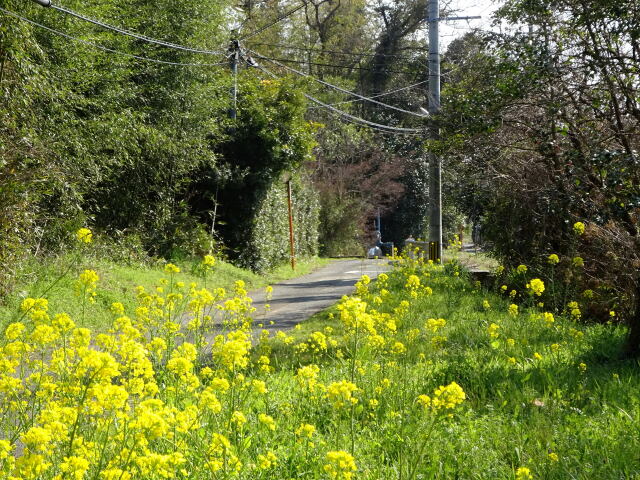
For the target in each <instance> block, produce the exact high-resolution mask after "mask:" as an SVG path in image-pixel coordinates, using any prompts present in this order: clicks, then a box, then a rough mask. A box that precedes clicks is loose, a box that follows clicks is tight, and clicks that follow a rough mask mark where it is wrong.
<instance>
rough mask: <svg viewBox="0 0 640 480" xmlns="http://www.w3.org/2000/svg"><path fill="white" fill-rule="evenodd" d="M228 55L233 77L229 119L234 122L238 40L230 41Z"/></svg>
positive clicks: (236, 93)
mask: <svg viewBox="0 0 640 480" xmlns="http://www.w3.org/2000/svg"><path fill="white" fill-rule="evenodd" d="M229 53H230V55H229V66H230V67H231V74H232V75H233V86H232V87H231V101H232V104H231V108H230V109H229V118H230V119H231V120H235V119H236V112H237V105H238V58H239V56H240V44H239V43H238V40H235V39H234V40H231V44H230V45H229Z"/></svg>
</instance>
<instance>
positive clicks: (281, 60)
mask: <svg viewBox="0 0 640 480" xmlns="http://www.w3.org/2000/svg"><path fill="white" fill-rule="evenodd" d="M264 58H265V59H267V60H275V61H277V62H284V63H300V64H303V65H316V66H319V67H332V68H344V69H347V70H363V71H366V72H375V71H376V69H375V68H370V67H357V66H355V65H335V64H331V63H321V62H309V61H307V60H293V59H291V58H273V57H267V56H265V57H264ZM375 65H380V64H375ZM383 70H384V71H385V72H387V73H407V72H402V71H400V70H389V69H388V68H385V69H383Z"/></svg>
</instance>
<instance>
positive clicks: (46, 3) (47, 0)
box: [33, 0, 51, 7]
mask: <svg viewBox="0 0 640 480" xmlns="http://www.w3.org/2000/svg"><path fill="white" fill-rule="evenodd" d="M33 1H34V2H36V3H37V4H38V5H40V6H41V7H50V6H51V0H33Z"/></svg>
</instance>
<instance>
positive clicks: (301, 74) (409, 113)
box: [247, 49, 427, 118]
mask: <svg viewBox="0 0 640 480" xmlns="http://www.w3.org/2000/svg"><path fill="white" fill-rule="evenodd" d="M247 51H249V52H251V53H252V54H254V55H255V56H256V57H258V58H262V59H263V60H267V61H268V62H271V63H273V64H274V65H278V66H280V67H282V68H284V69H286V70H289V71H291V72H293V73H295V74H297V75H300V76H302V77H305V78H310V79H311V80H313V81H315V82H317V83H320V84H322V85H324V86H326V87H329V88H333V89H334V90H337V91H339V92H342V93H346V94H348V95H352V96H354V97H357V98H359V99H361V100H364V101H366V102H370V103H375V104H376V105H380V106H382V107H384V108H389V109H391V110H396V111H398V112H402V113H406V114H408V115H413V116H415V117H420V118H424V117H426V116H427V115H424V114H422V113H417V112H412V111H411V110H405V109H404V108H400V107H396V106H394V105H389V104H386V103H383V102H379V101H378V100H374V99H372V98H371V97H365V96H364V95H360V94H359V93H356V92H352V91H351V90H347V89H345V88H342V87H338V86H337V85H334V84H332V83H329V82H325V81H324V80H320V79H319V78H316V77H314V76H313V75H309V74H307V73H304V72H302V71H300V70H297V69H295V68H292V67H288V66H287V65H284V64H282V63H280V62H278V61H277V60H272V59H270V58H268V57H264V56H262V55H260V54H259V53H257V52H254V51H252V50H248V49H247ZM325 105H326V104H325Z"/></svg>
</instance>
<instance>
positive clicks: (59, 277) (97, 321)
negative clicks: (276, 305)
mask: <svg viewBox="0 0 640 480" xmlns="http://www.w3.org/2000/svg"><path fill="white" fill-rule="evenodd" d="M199 262H200V260H199V259H194V260H184V261H178V262H174V263H176V264H177V265H178V266H179V267H180V269H181V271H180V273H178V274H175V276H174V280H175V281H176V282H184V283H185V285H188V284H190V283H191V282H195V283H197V284H198V285H200V286H203V285H204V284H205V283H206V286H207V287H208V288H217V287H223V288H225V289H227V290H230V289H231V288H232V287H233V285H234V282H235V281H237V280H242V281H244V282H245V284H246V288H247V289H249V290H251V289H258V288H261V287H265V286H267V285H271V284H274V283H277V282H280V281H282V280H286V279H289V278H294V277H297V276H301V275H305V274H307V273H310V272H311V271H313V270H314V269H316V268H319V267H322V266H324V265H326V264H328V263H329V262H331V260H329V259H325V258H317V257H315V258H307V259H300V260H298V262H297V265H296V269H295V271H294V270H292V269H291V266H290V265H289V264H286V265H281V266H279V267H277V268H276V269H274V270H273V271H271V272H267V273H265V274H263V275H260V274H257V273H254V272H252V271H249V270H245V269H242V268H238V267H236V266H234V265H232V264H230V263H226V262H223V261H217V262H216V264H215V266H214V267H213V269H212V270H211V271H209V273H208V274H207V278H206V282H205V279H204V277H203V276H202V275H201V274H199V273H198V270H197V268H196V267H197V266H198V264H199ZM164 264H165V262H164V261H158V260H156V261H151V260H149V261H133V262H126V263H125V262H115V261H112V260H109V259H106V258H104V257H97V256H94V255H91V254H90V253H88V254H85V255H83V256H81V257H80V258H77V257H76V256H75V255H71V254H69V255H65V256H61V257H57V258H53V259H50V260H47V261H44V262H40V261H39V260H38V261H35V260H34V261H32V262H31V263H29V264H27V265H26V266H25V267H24V268H23V269H22V272H21V276H20V278H21V280H20V283H19V285H18V286H17V287H16V288H15V290H14V294H13V295H11V296H9V297H7V298H5V299H4V302H3V305H1V306H0V326H3V325H5V324H6V323H8V322H9V321H12V320H15V319H16V318H19V316H20V313H19V305H20V302H21V301H22V299H23V298H25V297H27V296H31V297H38V296H43V295H44V296H46V297H47V299H48V300H49V304H50V309H51V310H52V311H57V312H60V311H64V312H66V313H68V314H69V315H71V316H72V317H73V318H74V319H76V322H77V323H78V324H79V325H81V326H85V327H90V328H92V329H97V330H103V329H104V328H106V327H107V326H109V325H110V322H111V321H112V319H113V316H112V314H111V313H110V311H109V308H110V306H111V304H112V303H113V302H122V303H123V304H124V305H125V307H126V308H127V310H128V311H132V310H133V309H134V306H135V301H134V295H133V292H134V289H135V287H136V286H138V285H142V286H144V287H145V288H146V289H147V290H149V289H153V288H155V287H157V286H159V285H160V283H159V281H160V279H161V278H167V277H168V275H167V274H166V273H165V272H164V270H163V268H164ZM84 269H91V270H95V271H96V272H97V273H98V276H99V277H100V281H99V282H98V288H97V291H96V297H95V300H96V302H95V304H93V305H87V306H86V308H85V313H84V318H82V317H83V315H82V305H81V304H80V302H79V301H78V299H77V295H76V292H75V285H76V279H77V277H78V274H79V273H80V272H82V271H83V270H84ZM65 272H66V273H65Z"/></svg>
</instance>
